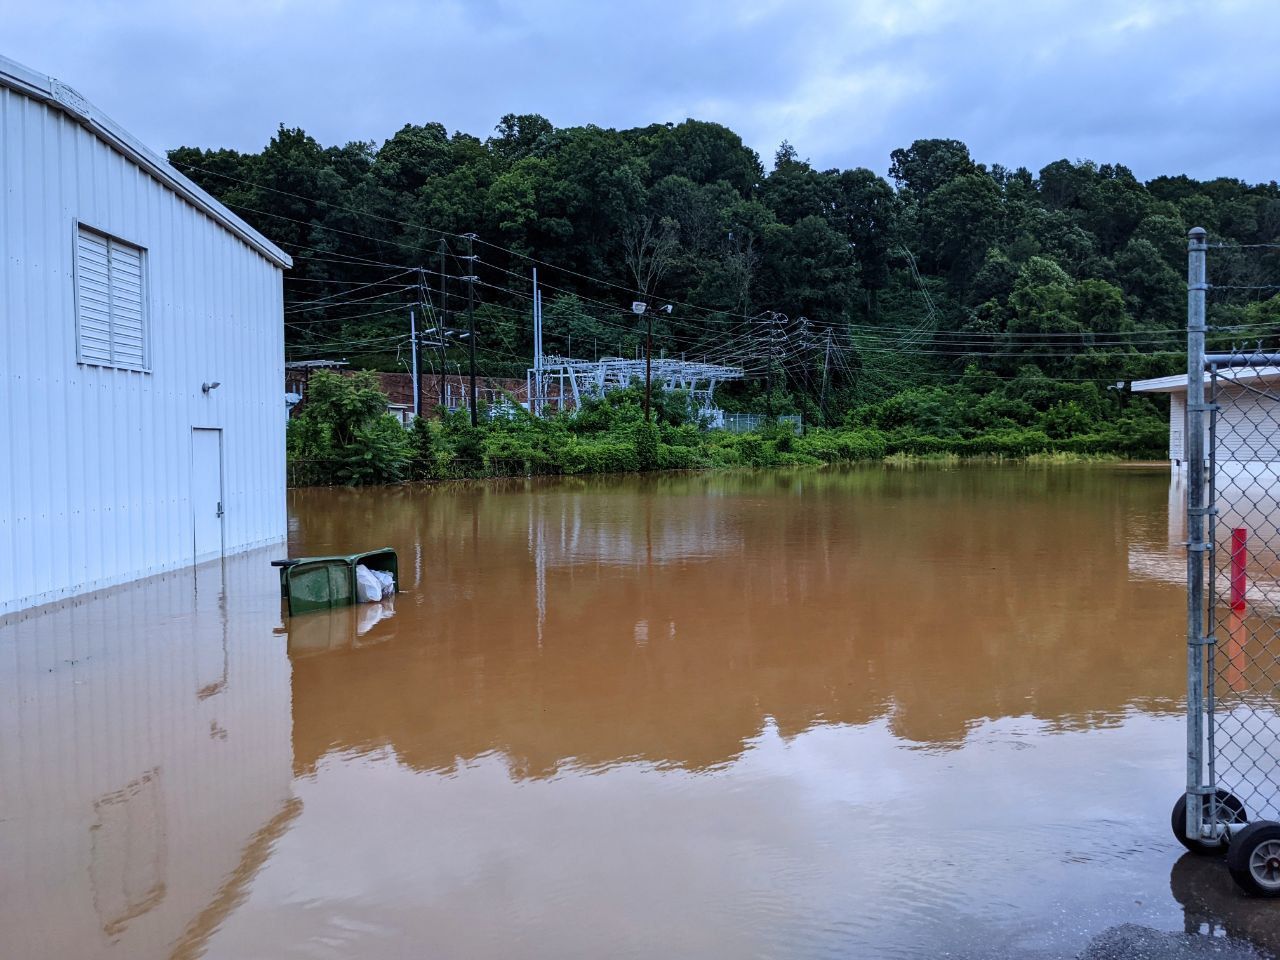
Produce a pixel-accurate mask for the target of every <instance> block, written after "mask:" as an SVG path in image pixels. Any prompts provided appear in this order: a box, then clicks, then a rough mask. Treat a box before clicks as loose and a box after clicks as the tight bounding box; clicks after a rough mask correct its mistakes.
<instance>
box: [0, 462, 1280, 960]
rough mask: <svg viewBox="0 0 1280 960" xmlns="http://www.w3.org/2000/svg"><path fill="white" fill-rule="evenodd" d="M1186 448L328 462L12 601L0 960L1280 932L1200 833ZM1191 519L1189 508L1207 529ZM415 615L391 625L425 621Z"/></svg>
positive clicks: (714, 951)
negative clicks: (697, 466) (357, 567)
mask: <svg viewBox="0 0 1280 960" xmlns="http://www.w3.org/2000/svg"><path fill="white" fill-rule="evenodd" d="M1178 494H1179V492H1178V491H1177V490H1176V489H1172V490H1171V487H1170V478H1169V473H1168V470H1167V469H1166V468H1164V467H1155V468H1151V467H1080V468H1076V467H1055V468H1035V467H1003V468H996V467H978V466H971V467H960V468H955V469H937V468H932V469H892V468H881V467H872V468H865V469H848V470H801V471H794V472H772V473H723V474H699V475H670V476H654V477H645V478H634V477H632V478H596V479H564V480H545V481H544V480H537V481H514V482H506V483H495V484H474V485H456V486H441V487H436V488H403V489H391V490H365V491H348V490H303V491H295V492H294V493H293V494H292V495H291V498H290V531H289V536H290V552H291V553H292V554H293V555H295V556H297V555H308V554H325V553H347V552H352V551H355V550H359V549H368V548H373V547H379V546H384V545H389V546H392V547H394V548H395V549H396V550H397V551H398V553H399V559H400V571H401V589H402V593H401V594H400V595H399V596H398V597H396V598H395V601H394V604H390V603H388V604H387V605H386V608H385V609H384V608H383V607H382V606H378V607H359V608H349V609H346V610H339V611H335V612H333V613H317V614H310V615H306V616H299V617H296V618H293V619H289V618H287V617H284V616H282V614H281V610H280V602H279V590H278V583H277V581H276V579H275V571H274V570H272V568H271V567H270V566H269V565H268V560H269V559H271V558H272V557H273V556H276V555H278V553H279V551H276V552H275V553H267V554H263V553H256V554H252V555H248V556H243V557H237V558H233V559H230V560H228V561H226V562H225V563H224V564H220V565H219V564H213V565H207V566H205V567H202V568H200V569H198V570H196V571H194V572H192V571H186V572H183V573H176V574H172V575H168V576H165V577H160V578H156V579H154V580H150V581H146V582H143V583H139V584H134V585H131V586H127V587H124V588H121V589H118V590H114V591H111V592H109V593H106V594H104V595H99V596H94V597H91V598H87V599H84V600H80V601H77V602H75V603H72V604H68V605H66V606H63V607H60V608H56V609H50V610H44V611H38V612H36V613H34V614H31V615H28V616H26V617H23V618H14V619H11V620H10V621H8V622H7V623H4V624H0V956H3V957H5V958H41V960H43V958H58V960H61V958H77V960H89V958H100V957H101V958H129V960H151V958H168V957H177V958H194V957H209V958H235V960H242V958H288V957H299V958H346V957H353V958H354V957H358V958H370V960H381V958H407V957H414V958H417V957H442V958H453V957H458V958H556V960H563V958H599V957H634V958H649V957H653V958H663V960H666V958H672V957H744V958H747V957H761V958H763V957H804V958H809V957H853V956H907V957H935V956H939V955H942V954H943V953H948V952H949V954H950V955H955V956H975V957H977V956H1044V957H1057V956H1073V955H1074V954H1075V953H1077V952H1078V951H1079V950H1080V949H1082V948H1083V947H1084V946H1085V945H1086V944H1087V943H1088V941H1089V940H1090V939H1091V938H1092V937H1093V936H1095V935H1097V934H1098V933H1100V932H1102V931H1104V930H1106V929H1107V928H1109V927H1112V926H1115V925H1116V924H1119V923H1126V922H1134V923H1141V924H1147V925H1150V926H1154V927H1157V928H1160V929H1166V930H1183V929H1184V928H1185V929H1187V930H1189V931H1193V932H1194V931H1201V932H1204V933H1215V932H1216V933H1221V932H1223V931H1225V932H1227V933H1230V934H1233V935H1236V936H1242V937H1247V938H1250V939H1252V940H1254V941H1255V942H1257V943H1259V944H1261V945H1263V946H1264V947H1268V948H1270V949H1274V948H1275V947H1276V946H1277V944H1280V921H1278V920H1277V919H1276V918H1280V909H1277V908H1276V907H1274V906H1268V905H1266V904H1258V903H1253V902H1249V901H1246V900H1244V899H1242V898H1241V897H1240V896H1238V895H1237V894H1236V893H1235V890H1234V887H1233V886H1232V884H1231V881H1230V879H1229V878H1228V876H1227V874H1226V872H1225V868H1224V867H1223V866H1222V865H1221V863H1220V862H1216V861H1208V862H1206V861H1197V860H1193V859H1190V858H1187V859H1180V858H1179V854H1180V852H1181V849H1180V848H1179V847H1177V845H1176V844H1175V842H1174V841H1173V840H1172V838H1171V837H1170V835H1169V827H1168V813H1169V809H1170V807H1171V805H1172V803H1173V801H1174V799H1175V797H1176V796H1177V794H1178V792H1179V790H1180V782H1181V778H1182V776H1183V770H1184V760H1183V757H1184V752H1185V738H1184V733H1183V729H1184V728H1183V721H1182V716H1181V709H1182V689H1183V684H1184V679H1183V678H1184V670H1185V640H1184V637H1185V633H1184V619H1183V618H1184V616H1185V612H1184V611H1185V601H1184V599H1183V596H1184V592H1183V587H1182V576H1183V571H1184V564H1185V561H1184V560H1183V553H1182V550H1181V548H1180V547H1179V546H1178V545H1177V544H1178V541H1179V540H1180V539H1181V537H1182V533H1181V525H1180V523H1179V522H1178V520H1177V510H1178ZM1171 504H1172V505H1173V506H1172V515H1173V519H1172V520H1171ZM392 606H394V609H391V607H392Z"/></svg>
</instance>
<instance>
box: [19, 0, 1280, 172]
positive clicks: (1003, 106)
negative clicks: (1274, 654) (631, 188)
mask: <svg viewBox="0 0 1280 960" xmlns="http://www.w3.org/2000/svg"><path fill="white" fill-rule="evenodd" d="M1278 49H1280V2H1276V0H1196V2H1184V0H1162V2H1146V0H1092V2H1089V3H1085V2H1082V0H737V2H707V0H658V2H652V3H644V2H630V3H626V2H620V0H524V2H518V0H419V2H409V0H400V2H394V0H363V2H361V0H217V2H203V3H186V4H170V3H161V2H158V0H130V2H125V3H120V2H115V0H0V53H2V54H4V55H6V56H9V57H11V58H13V59H15V60H18V61H20V62H22V63H25V64H26V65H27V66H30V67H32V68H34V69H36V70H39V71H41V72H44V73H49V74H52V75H53V76H56V77H58V78H59V79H61V80H64V81H65V82H67V83H69V84H71V85H72V86H74V87H76V88H77V89H78V90H79V91H80V92H81V93H83V94H84V95H85V96H87V97H88V98H89V99H90V100H91V101H93V102H94V103H95V104H96V105H97V106H98V107H99V108H100V109H102V110H103V111H105V112H106V113H108V114H110V115H111V116H112V117H113V118H114V119H115V120H117V121H119V122H120V123H122V124H123V125H124V126H125V127H127V128H128V129H129V130H130V131H131V132H133V133H134V134H135V135H137V136H138V137H140V138H141V139H142V140H144V141H145V142H147V143H148V144H150V145H152V146H154V147H157V148H161V149H164V148H169V147H173V146H177V145H181V144H186V145H192V146H230V147H237V148H240V149H247V150H253V149H257V148H259V147H261V146H262V144H264V143H265V142H266V141H267V140H268V139H269V138H270V136H271V134H272V131H273V130H274V129H275V128H276V126H277V124H279V123H281V122H283V123H285V124H288V125H290V126H301V127H303V128H304V129H306V130H307V131H308V132H309V133H311V134H313V135H314V136H315V137H317V138H318V139H319V140H320V141H321V142H323V143H326V144H327V143H338V142H345V141H348V140H357V139H360V140H375V141H378V142H381V141H382V140H384V139H386V138H387V137H388V136H390V135H391V133H393V132H394V131H395V130H396V129H397V128H398V127H400V126H401V125H403V124H404V123H406V122H415V123H422V122H427V121H433V120H434V121H439V122H442V123H444V124H445V125H446V126H448V127H449V128H450V129H451V130H453V129H460V130H465V131H468V132H470V133H474V134H476V135H479V136H485V135H487V134H488V133H489V132H490V131H491V130H492V128H493V125H494V124H495V123H496V121H497V120H498V118H499V117H500V116H502V114H504V113H508V112H518V113H530V112H536V113H541V114H544V115H545V116H547V117H548V118H550V119H551V120H552V121H553V122H555V123H556V124H557V125H560V126H567V125H574V124H582V123H596V124H600V125H602V126H635V125H640V124H646V123H651V122H654V121H679V120H682V119H684V118H685V117H697V118H699V119H704V120H714V121H718V122H720V123H724V124H727V125H728V126H730V127H732V128H733V129H734V130H736V131H738V132H739V133H740V134H741V135H742V136H743V138H744V139H745V140H746V141H747V142H748V143H749V144H750V145H751V146H752V147H754V148H755V149H756V150H757V151H759V152H760V153H761V155H762V156H763V157H764V158H765V159H766V160H768V159H769V158H771V157H772V154H773V152H774V150H775V149H776V148H777V145H778V143H779V142H780V141H782V140H783V139H787V140H790V141H791V142H792V143H794V144H795V146H796V148H797V149H798V151H799V152H800V154H801V155H802V156H805V157H808V158H810V159H811V160H812V161H813V162H814V163H815V164H816V165H819V166H821V167H829V166H840V167H848V166H868V167H871V168H872V169H875V170H877V171H880V172H884V171H885V170H886V169H887V166H888V155H889V151H890V150H892V149H893V148H894V147H896V146H902V145H905V144H908V143H910V142H911V141H912V140H913V139H916V138H919V137H956V138H959V139H961V140H964V141H965V142H967V143H968V144H969V145H970V148H971V149H972V151H973V153H974V155H975V157H977V158H978V159H979V160H982V161H985V162H988V163H992V162H999V163H1004V164H1005V165H1007V166H1017V165H1026V166H1028V167H1030V168H1032V169H1033V170H1037V169H1039V168H1040V167H1042V166H1043V165H1044V164H1046V163H1048V162H1049V161H1051V160H1055V159H1058V158H1061V157H1069V158H1072V159H1075V158H1081V157H1088V158H1091V159H1094V160H1097V161H1099V162H1107V161H1114V162H1120V163H1125V164H1127V165H1128V166H1130V167H1131V168H1132V169H1133V170H1134V172H1135V173H1137V174H1138V175H1139V176H1140V177H1144V178H1147V177H1152V176H1156V175H1158V174H1161V173H1182V172H1185V173H1190V174H1192V175H1194V176H1199V177H1212V176H1219V175H1226V176H1238V177H1242V178H1244V179H1246V180H1251V181H1262V180H1272V179H1276V178H1277V177H1280V172H1278V171H1277V166H1280V163H1278V161H1280V95H1278V94H1280V78H1278V77H1277V74H1276V72H1275V68H1276V63H1277V52H1276V51H1277V50H1278Z"/></svg>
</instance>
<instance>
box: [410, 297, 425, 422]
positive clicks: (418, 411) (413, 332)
mask: <svg viewBox="0 0 1280 960" xmlns="http://www.w3.org/2000/svg"><path fill="white" fill-rule="evenodd" d="M409 341H410V343H411V344H412V347H413V415H414V417H415V418H416V417H420V416H422V394H421V392H420V390H419V386H418V383H419V381H420V380H421V379H422V367H421V366H420V365H419V363H418V325H417V321H416V320H415V318H414V316H413V307H410V308H409Z"/></svg>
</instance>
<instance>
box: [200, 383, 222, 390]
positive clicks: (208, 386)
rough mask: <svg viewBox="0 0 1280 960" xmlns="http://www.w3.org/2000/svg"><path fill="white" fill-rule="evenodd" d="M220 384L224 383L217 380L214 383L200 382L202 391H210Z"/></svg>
mask: <svg viewBox="0 0 1280 960" xmlns="http://www.w3.org/2000/svg"><path fill="white" fill-rule="evenodd" d="M220 386H222V384H221V383H219V382H218V381H217V380H215V381H213V383H202V384H200V392H201V393H208V392H209V391H211V390H217V389H218V388H219V387H220Z"/></svg>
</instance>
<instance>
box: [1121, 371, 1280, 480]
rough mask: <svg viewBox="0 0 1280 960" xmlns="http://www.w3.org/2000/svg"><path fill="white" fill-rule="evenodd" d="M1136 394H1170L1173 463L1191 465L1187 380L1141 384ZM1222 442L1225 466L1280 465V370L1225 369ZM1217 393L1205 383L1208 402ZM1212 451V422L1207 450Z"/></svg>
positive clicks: (1219, 431)
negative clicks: (1210, 441) (1188, 463)
mask: <svg viewBox="0 0 1280 960" xmlns="http://www.w3.org/2000/svg"><path fill="white" fill-rule="evenodd" d="M1129 386H1130V389H1131V390H1132V391H1133V392H1134V393H1167V394H1168V395H1169V462H1170V464H1171V465H1173V466H1175V467H1184V466H1186V459H1187V454H1186V440H1187V375H1186V374H1178V375H1176V376H1172V377H1156V378H1155V379H1152V380H1135V381H1133V383H1131V384H1130V385H1129ZM1217 389H1218V396H1217V400H1218V404H1219V407H1220V408H1221V412H1220V413H1219V414H1218V425H1217V443H1218V451H1217V452H1218V460H1219V462H1220V463H1224V464H1225V463H1245V462H1251V463H1267V464H1275V463H1276V462H1277V461H1280V393H1277V391H1278V390H1280V367H1274V366H1266V367H1241V368H1225V369H1223V370H1221V371H1219V373H1218V388H1217ZM1211 392H1212V389H1211V386H1210V381H1209V379H1208V377H1206V379H1205V399H1206V401H1207V400H1208V399H1209V397H1210V394H1211ZM1208 450H1209V426H1208V418H1206V421H1205V451H1206V453H1207V452H1208Z"/></svg>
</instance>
